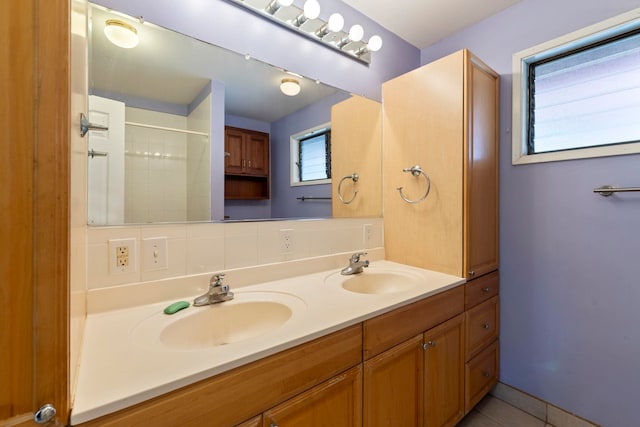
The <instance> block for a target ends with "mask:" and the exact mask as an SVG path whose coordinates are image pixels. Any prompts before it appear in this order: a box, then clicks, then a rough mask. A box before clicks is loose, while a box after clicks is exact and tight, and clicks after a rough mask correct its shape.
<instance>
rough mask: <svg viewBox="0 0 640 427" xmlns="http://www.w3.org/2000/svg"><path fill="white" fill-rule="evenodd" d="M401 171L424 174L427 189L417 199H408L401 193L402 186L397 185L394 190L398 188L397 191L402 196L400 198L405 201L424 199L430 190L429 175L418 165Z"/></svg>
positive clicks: (414, 201) (417, 174) (418, 201)
mask: <svg viewBox="0 0 640 427" xmlns="http://www.w3.org/2000/svg"><path fill="white" fill-rule="evenodd" d="M402 172H411V175H413V176H415V177H418V176H420V175H424V177H425V179H426V180H427V191H426V192H425V193H424V195H423V196H422V197H420V198H419V199H417V200H411V199H408V198H407V196H405V195H404V194H403V193H402V187H398V188H396V190H398V192H399V193H400V197H402V200H404V201H405V202H407V203H420V202H421V201H423V200H424V199H426V198H427V196H428V195H429V191H431V179H430V178H429V175H427V174H426V173H425V172H424V171H423V170H422V169H421V168H420V166H419V165H415V166H412V167H410V168H404V169H402Z"/></svg>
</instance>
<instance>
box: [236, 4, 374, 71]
mask: <svg viewBox="0 0 640 427" xmlns="http://www.w3.org/2000/svg"><path fill="white" fill-rule="evenodd" d="M226 1H227V2H229V3H232V4H234V5H236V6H238V7H241V8H243V9H247V10H249V11H251V12H253V13H255V14H257V15H259V16H261V17H263V18H266V19H269V20H271V21H273V22H275V23H277V24H280V25H282V26H284V27H286V28H288V29H290V30H292V31H296V32H298V33H299V34H301V35H303V36H305V37H307V38H310V39H312V40H314V41H316V42H318V43H321V44H323V45H324V46H327V47H330V48H332V49H335V50H337V51H339V52H340V53H343V54H345V55H347V56H349V57H351V58H353V59H357V60H359V61H361V62H364V63H365V64H370V63H371V54H372V52H377V51H378V50H380V49H381V48H382V38H380V36H377V35H374V36H371V39H370V40H369V41H366V40H364V28H362V25H359V24H355V25H353V26H351V28H350V29H349V31H346V30H344V29H343V28H344V24H345V22H344V18H343V17H342V15H340V14H339V13H332V14H331V15H329V19H328V20H326V21H325V20H323V19H322V18H320V3H319V2H318V0H306V1H305V2H304V5H303V7H302V8H300V7H298V6H296V5H295V4H293V0H270V1H265V2H262V5H264V4H265V3H267V6H259V5H257V3H260V2H257V1H246V0H226Z"/></svg>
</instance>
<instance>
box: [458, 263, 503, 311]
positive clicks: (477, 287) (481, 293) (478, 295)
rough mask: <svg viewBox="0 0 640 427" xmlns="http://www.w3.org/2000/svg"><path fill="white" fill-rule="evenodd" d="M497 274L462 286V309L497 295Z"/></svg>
mask: <svg viewBox="0 0 640 427" xmlns="http://www.w3.org/2000/svg"><path fill="white" fill-rule="evenodd" d="M498 283H499V279H498V272H497V271H494V272H493V273H489V274H487V275H485V276H482V277H478V278H477V279H474V280H471V281H469V282H467V283H466V284H465V285H464V308H465V310H468V309H469V308H471V307H473V306H476V305H478V304H480V303H481V302H483V301H486V300H488V299H489V298H491V297H494V296H496V295H498Z"/></svg>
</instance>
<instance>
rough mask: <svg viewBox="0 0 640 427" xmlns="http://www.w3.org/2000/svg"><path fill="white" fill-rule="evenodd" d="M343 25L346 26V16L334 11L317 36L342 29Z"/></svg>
mask: <svg viewBox="0 0 640 427" xmlns="http://www.w3.org/2000/svg"><path fill="white" fill-rule="evenodd" d="M342 27H344V18H343V17H342V15H340V14H339V13H332V14H331V16H329V21H328V22H327V23H326V24H324V25H323V26H322V27H321V28H320V29H319V30H318V31H316V36H318V37H320V38H323V37H324V36H326V35H327V34H329V33H332V32H333V33H337V32H338V31H342Z"/></svg>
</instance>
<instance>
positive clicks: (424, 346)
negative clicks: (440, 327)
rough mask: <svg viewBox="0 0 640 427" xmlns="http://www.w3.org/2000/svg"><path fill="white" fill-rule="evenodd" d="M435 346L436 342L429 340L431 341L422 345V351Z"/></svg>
mask: <svg viewBox="0 0 640 427" xmlns="http://www.w3.org/2000/svg"><path fill="white" fill-rule="evenodd" d="M435 346H436V342H435V341H433V340H431V341H427V342H426V343H423V344H422V349H423V350H427V349H428V348H429V347H435Z"/></svg>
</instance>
